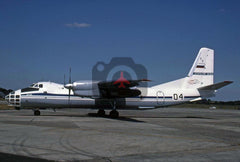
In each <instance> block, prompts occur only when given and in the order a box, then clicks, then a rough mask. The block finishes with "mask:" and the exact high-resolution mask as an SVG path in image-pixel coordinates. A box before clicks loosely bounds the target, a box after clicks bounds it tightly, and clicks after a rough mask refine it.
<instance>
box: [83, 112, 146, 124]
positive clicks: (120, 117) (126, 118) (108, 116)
mask: <svg viewBox="0 0 240 162" xmlns="http://www.w3.org/2000/svg"><path fill="white" fill-rule="evenodd" d="M88 116H90V117H99V118H107V119H113V120H121V121H129V122H139V123H145V122H144V121H141V120H136V119H132V118H129V117H124V116H119V117H118V118H111V117H110V115H104V116H99V115H98V114H97V113H88Z"/></svg>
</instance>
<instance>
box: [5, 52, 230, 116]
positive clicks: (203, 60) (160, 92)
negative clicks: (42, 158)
mask: <svg viewBox="0 0 240 162" xmlns="http://www.w3.org/2000/svg"><path fill="white" fill-rule="evenodd" d="M121 75H122V76H121V78H120V80H117V81H77V82H73V83H72V84H66V85H63V84H57V83H53V82H38V83H35V84H33V85H31V86H29V87H27V88H23V89H19V90H16V91H14V92H12V93H10V94H9V95H7V96H6V97H5V99H6V100H7V101H8V102H9V104H10V105H13V106H15V107H16V108H18V109H20V108H33V110H34V115H40V111H39V109H40V108H54V109H55V108H66V107H71V108H96V109H98V115H100V116H104V115H105V111H104V109H109V108H110V109H112V110H111V111H110V116H111V117H113V118H117V117H118V116H119V113H118V111H117V109H120V108H121V109H128V108H138V109H147V108H159V107H164V106H168V105H175V104H180V103H185V102H193V101H198V100H201V99H204V98H209V97H212V96H214V93H215V92H216V90H217V89H219V88H221V87H223V86H226V85H228V84H230V83H232V81H223V82H220V83H216V84H214V82H213V76H214V51H213V50H212V49H209V48H201V49H200V51H199V53H198V55H197V57H196V59H195V61H194V63H193V65H192V68H191V69H190V71H189V73H188V75H187V76H186V77H184V78H181V79H178V80H174V81H171V82H167V83H163V84H159V85H155V86H152V87H145V88H144V87H138V85H139V83H140V82H144V81H148V80H146V79H142V80H124V78H123V74H122V73H121ZM118 82H124V83H120V84H116V83H118ZM120 85H121V86H120ZM123 87H124V88H123ZM146 88H147V89H146ZM144 92H146V93H144Z"/></svg>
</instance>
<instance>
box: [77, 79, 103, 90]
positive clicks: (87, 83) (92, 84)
mask: <svg viewBox="0 0 240 162" xmlns="http://www.w3.org/2000/svg"><path fill="white" fill-rule="evenodd" d="M98 82H99V81H91V80H84V81H77V82H74V83H73V84H72V89H73V90H94V89H97V88H98Z"/></svg>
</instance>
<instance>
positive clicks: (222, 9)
mask: <svg viewBox="0 0 240 162" xmlns="http://www.w3.org/2000/svg"><path fill="white" fill-rule="evenodd" d="M239 7H240V1H237V0H236V1H234V0H224V1H223V0H211V1H209V0H195V1H191V0H181V1H177V0H175V1H173V0H150V1H149V0H131V1H129V0H115V1H110V0H109V1H107V0H103V1H100V0H76V1H71V0H69V1H66V0H51V1H48V0H34V1H33V0H32V1H31V0H0V60H1V63H0V74H1V77H0V87H3V88H8V89H14V90H15V89H19V88H23V87H27V86H28V85H30V84H31V83H34V82H38V81H54V82H58V83H63V82H64V74H66V77H68V73H69V72H68V71H69V68H70V67H71V69H72V80H74V81H76V80H86V79H87V80H89V79H91V77H92V73H91V72H92V68H93V66H94V65H95V64H96V63H97V62H99V61H103V62H105V63H107V64H108V63H109V62H110V60H111V58H113V57H131V58H133V60H134V61H135V63H137V64H142V65H144V66H145V68H146V69H147V72H148V79H150V80H152V82H151V83H150V85H156V84H160V83H164V82H168V81H171V80H175V79H179V78H182V77H185V76H186V75H187V74H188V72H189V70H190V68H191V66H192V64H193V61H194V60H195V57H196V56H197V53H198V51H199V49H200V48H201V47H208V48H212V49H214V51H215V74H214V77H215V78H214V80H215V82H221V81H225V80H231V81H234V83H233V84H231V85H229V86H227V87H224V88H222V89H220V90H219V91H218V93H217V95H216V97H214V98H212V99H213V100H219V101H220V100H221V101H234V100H240V73H239V70H238V69H239V68H238V67H239V62H240V21H239V20H240V10H239Z"/></svg>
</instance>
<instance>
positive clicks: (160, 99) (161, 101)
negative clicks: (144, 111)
mask: <svg viewBox="0 0 240 162" xmlns="http://www.w3.org/2000/svg"><path fill="white" fill-rule="evenodd" d="M156 97H157V104H158V105H164V102H165V95H164V93H163V91H157V93H156Z"/></svg>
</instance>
